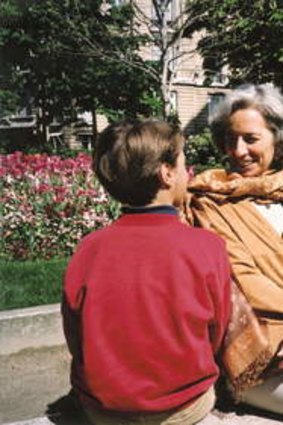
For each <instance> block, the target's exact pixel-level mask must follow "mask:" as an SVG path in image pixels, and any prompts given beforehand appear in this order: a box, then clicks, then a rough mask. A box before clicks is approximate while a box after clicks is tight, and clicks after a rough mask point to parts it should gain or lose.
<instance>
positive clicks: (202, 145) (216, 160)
mask: <svg viewBox="0 0 283 425" xmlns="http://www.w3.org/2000/svg"><path fill="white" fill-rule="evenodd" d="M185 155H186V162H187V164H188V165H193V167H194V172H195V173H198V172H201V171H203V170H206V169H208V168H223V167H225V164H226V162H227V159H226V158H225V157H224V156H223V155H222V154H221V153H220V152H219V151H218V149H217V148H216V146H215V145H214V143H213V142H212V140H211V135H210V131H209V130H208V129H205V130H204V131H203V133H201V134H198V135H196V136H190V137H189V139H188V140H187V142H186V144H185Z"/></svg>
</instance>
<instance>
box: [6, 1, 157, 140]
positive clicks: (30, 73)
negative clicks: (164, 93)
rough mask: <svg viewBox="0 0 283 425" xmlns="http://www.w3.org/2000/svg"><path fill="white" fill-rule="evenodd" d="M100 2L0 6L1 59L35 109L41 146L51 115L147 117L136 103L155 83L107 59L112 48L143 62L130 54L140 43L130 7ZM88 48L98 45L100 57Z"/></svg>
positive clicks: (144, 108)
mask: <svg viewBox="0 0 283 425" xmlns="http://www.w3.org/2000/svg"><path fill="white" fill-rule="evenodd" d="M103 5H104V2H103V1H102V0H85V1H84V2H78V1H77V0H63V1H61V2H57V1H56V0H47V1H42V0H40V1H37V2H33V1H31V0H30V1H28V0H26V1H21V0H4V1H3V3H1V8H0V19H1V21H2V22H4V23H5V25H4V26H2V28H1V30H0V47H1V56H2V57H3V62H5V63H6V64H9V72H10V75H11V76H16V77H17V81H18V92H20V91H22V92H23V93H26V94H27V95H28V97H29V98H32V99H33V104H34V106H37V107H39V110H40V112H41V114H40V124H41V126H42V136H43V141H46V139H47V128H48V125H49V123H50V122H51V121H52V119H53V117H54V116H58V115H60V114H61V115H62V113H63V112H66V111H68V112H69V115H70V116H71V117H72V116H73V115H75V114H76V111H77V110H78V109H79V108H82V109H84V110H89V111H92V113H93V116H94V117H95V115H96V112H97V111H100V110H102V111H104V112H108V113H109V112H111V113H112V115H113V111H115V113H118V114H123V113H125V111H127V115H136V114H138V113H144V114H146V113H148V112H149V109H150V105H148V104H147V103H146V101H144V102H143V99H144V98H145V99H146V95H150V90H151V87H154V82H152V81H151V80H150V78H149V76H148V74H146V73H143V72H139V73H138V74H137V73H136V68H135V69H133V68H131V67H129V66H128V65H127V66H126V65H125V62H123V61H121V60H120V61H118V60H117V56H115V55H113V57H112V55H111V52H112V51H113V52H115V51H119V52H120V53H121V54H122V56H123V57H125V56H131V57H132V58H134V60H135V61H136V62H139V61H140V62H142V59H141V58H140V57H139V56H138V54H137V53H136V52H137V50H138V49H139V45H140V43H141V41H142V39H141V38H140V37H138V36H133V34H132V31H131V19H129V18H130V17H131V16H130V15H131V10H130V8H127V7H124V8H123V9H122V10H119V9H117V8H113V7H106V6H107V5H104V7H103ZM89 44H90V45H91V46H92V50H91V51H90V49H89V48H88V46H89ZM93 46H99V50H100V54H97V51H95V49H93ZM105 53H106V54H105ZM109 53H110V55H109ZM149 87H150V89H149ZM94 132H95V131H94Z"/></svg>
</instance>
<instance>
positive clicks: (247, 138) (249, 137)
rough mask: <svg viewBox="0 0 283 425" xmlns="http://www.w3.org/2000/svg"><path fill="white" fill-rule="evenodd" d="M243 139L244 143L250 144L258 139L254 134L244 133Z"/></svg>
mask: <svg viewBox="0 0 283 425" xmlns="http://www.w3.org/2000/svg"><path fill="white" fill-rule="evenodd" d="M244 140H245V142H246V143H249V144H252V143H256V142H257V141H258V140H259V139H258V137H256V136H250V135H246V136H244Z"/></svg>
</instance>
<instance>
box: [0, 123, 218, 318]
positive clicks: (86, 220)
mask: <svg viewBox="0 0 283 425" xmlns="http://www.w3.org/2000/svg"><path fill="white" fill-rule="evenodd" d="M185 153H186V157H187V163H188V166H192V167H193V169H194V172H195V173H197V172H199V171H201V170H203V169H204V168H207V167H216V166H221V160H222V158H221V156H220V154H219V153H218V152H217V151H216V148H215V147H214V146H213V144H212V142H211V140H210V135H209V133H208V131H204V133H203V134H201V135H197V136H195V137H193V138H191V139H190V140H189V141H188V143H186V146H185ZM0 179H1V217H2V218H1V221H2V239H1V245H0V273H1V277H2V279H1V283H0V310H6V309H12V308H20V307H28V306H35V305H41V304H50V303H56V302H59V301H60V297H61V290H62V280H63V274H64V270H65V268H66V265H67V262H68V259H69V258H70V256H71V254H72V253H73V252H74V249H75V247H76V245H77V244H78V242H79V241H80V240H81V238H82V237H83V236H84V235H86V234H88V233H89V232H91V231H92V230H95V229H99V228H101V227H103V226H105V225H108V224H109V223H111V222H112V221H113V219H115V218H116V217H117V216H118V215H119V204H118V203H117V202H115V201H114V200H113V199H111V198H110V197H109V195H108V194H107V193H106V192H105V191H104V190H103V188H102V187H101V185H100V184H99V182H98V181H97V179H96V178H95V175H94V172H93V171H92V167H91V155H90V153H87V152H72V155H71V156H70V155H66V153H65V154H62V155H60V156H59V155H58V154H57V155H55V154H47V153H24V152H19V151H16V152H14V153H10V154H7V153H6V154H1V155H0Z"/></svg>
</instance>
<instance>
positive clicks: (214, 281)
mask: <svg viewBox="0 0 283 425" xmlns="http://www.w3.org/2000/svg"><path fill="white" fill-rule="evenodd" d="M217 242H218V243H217V244H216V246H214V249H213V255H211V254H210V257H211V260H212V262H213V264H212V267H213V269H214V273H213V274H211V275H210V278H209V290H210V296H211V298H212V302H213V305H214V320H213V322H212V323H211V325H210V328H209V333H210V340H211V343H212V346H213V351H214V353H217V351H218V350H219V349H220V346H221V344H222V342H223V337H224V335H225V332H226V329H227V326H228V322H229V319H230V314H231V267H230V264H229V260H228V255H227V252H226V249H225V244H224V242H223V241H222V240H221V239H220V238H219V239H218V240H217Z"/></svg>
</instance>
